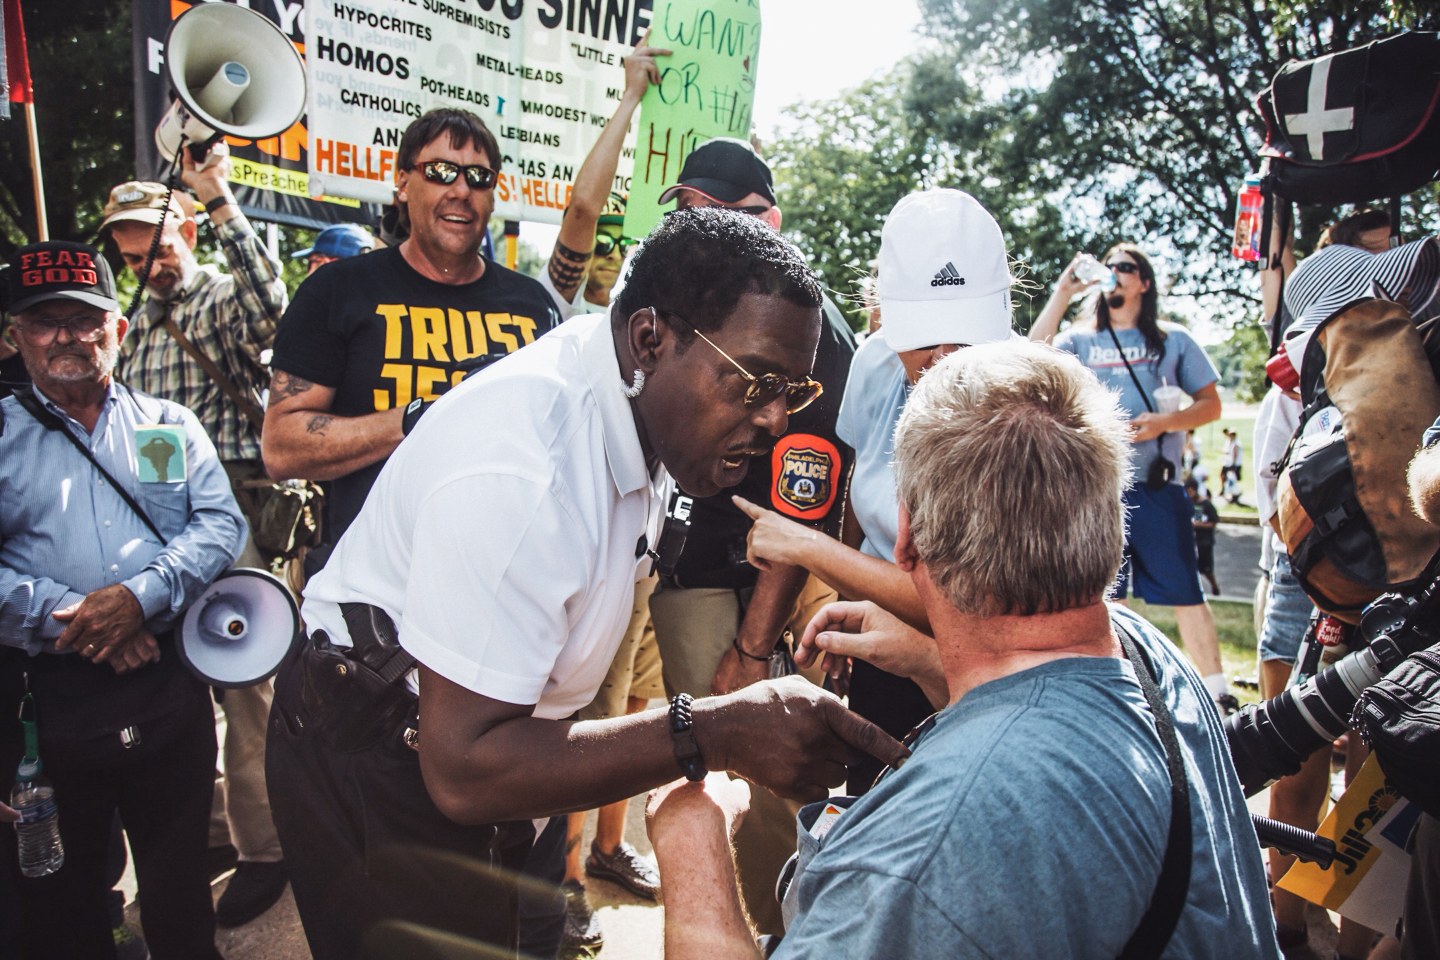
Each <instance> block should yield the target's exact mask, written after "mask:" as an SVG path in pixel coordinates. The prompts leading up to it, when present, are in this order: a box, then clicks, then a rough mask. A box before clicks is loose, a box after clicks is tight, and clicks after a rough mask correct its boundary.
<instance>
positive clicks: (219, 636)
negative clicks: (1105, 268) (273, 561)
mask: <svg viewBox="0 0 1440 960" xmlns="http://www.w3.org/2000/svg"><path fill="white" fill-rule="evenodd" d="M299 635H300V611H299V610H298V609H297V608H296V606H295V599H294V598H293V597H291V596H290V591H289V590H287V589H285V585H284V584H283V583H281V582H280V580H279V579H278V578H276V577H274V576H272V575H271V574H269V573H267V572H265V571H264V570H254V569H251V568H249V567H236V568H234V569H232V570H227V571H226V572H225V573H223V574H221V575H220V577H219V579H217V580H216V581H215V582H214V583H212V584H210V586H209V587H208V588H207V589H206V590H205V592H204V593H202V594H201V595H200V599H198V600H196V601H195V602H194V603H192V604H191V605H190V608H189V609H188V610H186V611H185V617H184V619H182V620H181V621H180V631H179V634H178V640H179V643H178V644H176V646H178V647H179V648H180V659H182V660H184V661H185V666H187V667H189V668H190V672H191V673H193V674H195V675H196V676H197V677H199V678H200V679H201V680H204V681H205V682H206V683H207V684H209V685H210V686H212V687H226V688H234V687H248V686H251V685H253V684H256V683H259V682H260V681H261V680H265V679H267V678H269V677H270V676H271V675H272V674H274V673H275V671H276V670H278V669H280V663H281V662H282V661H283V660H284V659H285V657H286V655H288V654H289V653H290V650H291V648H292V647H293V646H294V645H295V639H296V638H297V637H298V636H299Z"/></svg>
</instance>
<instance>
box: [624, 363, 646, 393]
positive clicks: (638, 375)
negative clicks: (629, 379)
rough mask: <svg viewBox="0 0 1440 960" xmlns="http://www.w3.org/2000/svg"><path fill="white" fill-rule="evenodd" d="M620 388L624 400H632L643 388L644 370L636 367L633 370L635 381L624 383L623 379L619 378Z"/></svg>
mask: <svg viewBox="0 0 1440 960" xmlns="http://www.w3.org/2000/svg"><path fill="white" fill-rule="evenodd" d="M620 389H621V390H622V391H624V393H625V399H626V400H634V399H635V398H636V397H638V396H640V391H641V390H644V389H645V371H644V370H641V369H639V368H638V367H637V368H636V370H635V382H634V383H626V382H625V381H624V380H621V381H620Z"/></svg>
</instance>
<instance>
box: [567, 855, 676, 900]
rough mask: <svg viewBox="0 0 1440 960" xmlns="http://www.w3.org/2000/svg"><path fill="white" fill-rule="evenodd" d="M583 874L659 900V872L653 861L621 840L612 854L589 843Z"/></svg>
mask: <svg viewBox="0 0 1440 960" xmlns="http://www.w3.org/2000/svg"><path fill="white" fill-rule="evenodd" d="M585 873H586V874H587V875H588V876H591V877H599V878H600V879H601V880H609V881H610V882H612V883H618V884H620V886H622V887H624V888H625V889H626V890H629V891H630V892H631V893H633V894H635V896H637V897H642V898H643V899H646V900H658V899H659V897H660V874H659V872H658V871H657V870H656V869H655V864H653V863H651V862H650V861H649V860H647V859H646V858H645V857H643V856H641V855H640V851H638V850H636V849H635V848H634V847H632V846H631V845H630V844H628V843H625V842H624V841H621V843H620V845H619V846H618V847H616V848H615V852H614V853H601V852H600V848H599V847H597V846H595V844H594V843H591V844H590V856H589V857H588V858H586V860H585Z"/></svg>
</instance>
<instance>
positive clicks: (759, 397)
mask: <svg viewBox="0 0 1440 960" xmlns="http://www.w3.org/2000/svg"><path fill="white" fill-rule="evenodd" d="M650 312H651V313H652V314H655V315H656V316H659V311H657V310H656V309H655V308H654V307H651V308H650ZM666 316H668V317H673V318H674V319H676V320H679V321H680V322H681V323H684V324H685V325H686V326H687V327H689V328H690V330H691V332H693V333H694V334H695V336H697V337H699V338H700V339H701V340H704V341H705V342H706V343H708V344H710V346H711V348H712V349H713V350H714V351H715V352H716V353H718V354H720V356H722V357H724V358H725V359H726V360H729V361H730V363H731V365H732V366H733V367H734V368H735V369H736V370H739V371H740V376H742V377H744V378H745V380H746V382H747V383H748V384H749V386H747V387H746V388H745V406H747V407H764V406H768V405H770V404H772V403H774V402H775V401H776V400H778V399H779V398H780V397H782V396H783V397H784V398H785V412H786V413H787V414H794V413H799V412H800V411H801V410H804V409H805V408H806V407H808V406H810V404H812V403H814V402H815V400H816V398H817V397H819V396H820V394H822V393H824V392H825V388H824V387H823V386H822V385H821V383H820V381H819V380H816V379H815V378H813V377H806V378H805V379H804V380H801V381H798V382H797V381H794V380H791V379H790V378H789V377H784V376H781V375H780V374H778V373H763V374H761V375H760V376H758V377H757V376H755V375H754V374H753V373H751V372H750V371H749V370H746V369H745V368H744V367H742V366H740V364H739V363H737V362H736V361H735V358H734V357H732V356H730V354H728V353H726V352H725V351H724V350H721V349H720V348H719V347H717V346H715V344H714V343H713V342H712V341H711V340H710V338H709V337H707V336H705V334H703V333H701V332H700V331H699V330H696V329H695V327H694V325H693V324H691V323H690V321H688V320H686V319H685V318H684V317H681V316H679V315H677V314H673V313H669V312H668V311H667V312H666Z"/></svg>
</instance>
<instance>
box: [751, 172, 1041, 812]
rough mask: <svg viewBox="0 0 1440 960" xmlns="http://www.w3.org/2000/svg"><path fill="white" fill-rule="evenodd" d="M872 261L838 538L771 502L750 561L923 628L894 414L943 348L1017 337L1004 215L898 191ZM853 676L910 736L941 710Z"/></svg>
mask: <svg viewBox="0 0 1440 960" xmlns="http://www.w3.org/2000/svg"><path fill="white" fill-rule="evenodd" d="M877 270H878V275H877V289H878V295H879V301H880V330H879V331H878V332H877V333H875V334H873V335H871V336H870V337H869V338H868V339H867V340H866V341H865V342H864V343H862V344H861V345H860V349H859V350H857V351H856V353H855V360H854V363H853V364H852V365H851V367H850V379H849V381H848V382H847V383H846V385H845V399H844V401H843V402H842V403H841V405H840V415H839V419H838V421H837V422H836V431H837V432H838V433H839V434H840V437H841V438H842V439H843V440H844V441H845V442H846V443H848V444H850V445H851V446H852V447H854V449H855V468H854V472H853V473H852V475H851V478H850V490H849V500H848V508H847V510H846V511H845V531H844V536H843V538H842V539H843V542H841V541H834V540H827V539H823V538H814V537H811V536H810V535H809V533H808V531H806V530H805V529H804V528H802V527H800V526H799V525H797V524H794V523H792V522H790V521H789V520H787V519H786V518H784V517H782V516H781V515H780V514H779V513H777V512H775V511H771V510H765V509H762V508H761V507H758V506H756V505H754V504H750V503H748V502H747V503H743V504H742V507H743V508H744V509H745V511H746V512H747V513H748V514H749V515H750V517H751V518H752V519H753V520H754V521H755V524H754V527H753V529H752V530H751V532H750V537H749V558H750V562H751V563H754V564H756V565H758V566H760V567H761V568H762V569H764V568H766V567H768V566H770V565H771V564H794V565H797V566H801V567H804V568H805V569H808V570H809V571H810V572H811V573H813V574H815V575H816V576H818V577H819V578H820V579H822V580H823V581H824V582H826V583H828V584H830V585H832V586H833V587H835V588H836V589H837V590H838V591H839V592H840V594H841V595H842V596H845V597H847V598H849V599H860V600H873V601H874V602H875V603H877V604H879V605H880V606H881V607H883V608H885V609H886V610H889V611H890V612H891V613H893V614H895V615H896V616H899V617H901V618H902V619H904V620H906V621H907V622H909V623H911V624H912V625H914V626H916V627H919V628H922V629H923V628H924V627H925V626H927V623H928V621H927V619H926V616H925V611H924V608H923V607H922V606H921V604H920V599H919V596H918V594H916V592H915V588H914V585H913V584H912V583H911V582H910V578H909V577H908V576H906V574H905V572H904V571H902V570H901V569H900V568H899V567H897V566H896V565H895V544H896V537H897V535H898V532H899V528H898V526H897V524H898V519H897V518H898V516H899V505H898V503H897V501H896V499H895V474H894V468H893V464H894V460H895V448H894V434H895V424H896V423H897V422H898V421H899V419H900V412H901V411H902V410H903V409H904V407H905V401H906V399H907V398H908V397H909V396H910V391H911V390H912V388H913V387H914V385H915V384H916V383H918V382H919V380H920V378H921V377H922V376H923V375H924V374H925V372H926V371H927V370H929V369H930V368H931V367H932V366H934V365H935V364H936V363H938V362H939V361H940V360H941V359H943V358H944V357H945V356H947V355H949V354H950V353H953V352H954V351H955V350H957V349H959V348H961V347H964V346H970V345H974V344H980V343H996V342H1003V341H1006V340H1009V339H1011V338H1012V337H1014V336H1015V335H1014V333H1013V332H1012V330H1011V326H1010V286H1011V282H1012V281H1011V276H1010V268H1009V264H1008V261H1007V258H1006V252H1005V238H1004V236H1003V235H1002V233H1001V231H1000V225H999V224H998V223H996V222H995V218H994V217H992V216H991V215H990V214H989V212H988V211H986V210H985V208H984V207H982V206H981V205H980V204H979V202H977V201H976V200H975V198H974V197H972V196H970V195H969V194H967V193H964V192H962V191H960V190H945V189H941V190H927V191H923V192H919V193H913V194H910V195H909V196H906V197H903V198H901V200H900V201H899V202H898V203H896V204H895V207H894V209H892V210H891V211H890V215H889V216H888V217H886V219H885V226H884V227H883V228H882V230H881V233H880V255H879V260H878V265H877ZM848 681H849V691H850V703H851V708H852V709H853V710H855V712H856V713H859V714H860V715H861V716H863V717H866V718H867V719H869V720H872V721H874V722H875V723H877V724H879V725H880V726H881V727H882V728H883V729H885V730H886V732H888V733H890V735H891V736H895V737H899V736H903V735H904V734H905V733H906V731H908V730H909V729H910V728H911V727H913V726H914V725H915V724H916V723H919V722H920V720H922V719H924V717H925V716H926V715H927V714H929V713H930V712H931V710H933V709H934V707H933V697H930V696H927V695H926V692H925V691H922V690H921V688H920V687H919V686H918V685H916V684H915V683H914V682H912V681H911V680H909V679H906V678H904V677H899V676H894V675H892V674H890V673H887V672H885V671H884V670H882V669H880V668H878V667H876V666H874V665H872V664H870V663H868V662H866V661H864V660H856V661H855V663H854V666H853V671H852V672H851V673H850V675H849V677H848ZM841 682H842V683H843V682H844V681H843V680H842V681H841ZM878 769H879V768H878V766H876V765H874V764H869V763H865V762H862V763H859V764H857V765H855V766H854V767H852V768H851V775H850V781H849V790H850V792H851V793H856V794H859V793H863V792H864V791H865V790H866V789H867V788H868V787H869V785H870V781H871V780H873V779H874V777H875V774H876V773H877V772H878Z"/></svg>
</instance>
